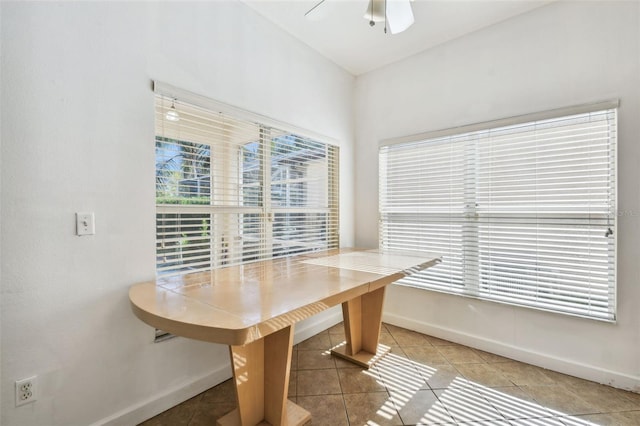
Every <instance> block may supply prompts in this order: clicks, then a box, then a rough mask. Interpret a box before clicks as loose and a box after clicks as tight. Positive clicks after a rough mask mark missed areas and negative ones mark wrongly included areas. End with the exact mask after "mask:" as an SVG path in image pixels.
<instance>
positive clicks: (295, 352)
mask: <svg viewBox="0 0 640 426" xmlns="http://www.w3.org/2000/svg"><path fill="white" fill-rule="evenodd" d="M297 369H298V349H297V348H296V349H294V350H293V351H292V352H291V371H295V370H297Z"/></svg>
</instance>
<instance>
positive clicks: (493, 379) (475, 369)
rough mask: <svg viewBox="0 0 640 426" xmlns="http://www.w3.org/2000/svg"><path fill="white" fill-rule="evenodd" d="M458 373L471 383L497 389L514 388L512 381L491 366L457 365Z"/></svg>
mask: <svg viewBox="0 0 640 426" xmlns="http://www.w3.org/2000/svg"><path fill="white" fill-rule="evenodd" d="M455 367H456V368H457V369H458V371H459V372H460V373H461V374H462V375H463V376H464V377H466V378H467V379H468V380H469V381H471V382H473V383H475V384H477V385H479V386H486V387H491V388H495V387H497V386H513V383H511V380H509V379H507V378H506V377H504V376H503V375H502V373H500V370H498V369H497V368H496V367H495V366H493V365H491V364H456V365H455Z"/></svg>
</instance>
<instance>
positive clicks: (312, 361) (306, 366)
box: [298, 350, 336, 370]
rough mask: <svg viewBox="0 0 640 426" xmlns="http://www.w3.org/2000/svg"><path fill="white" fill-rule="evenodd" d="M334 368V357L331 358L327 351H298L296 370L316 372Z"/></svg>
mask: <svg viewBox="0 0 640 426" xmlns="http://www.w3.org/2000/svg"><path fill="white" fill-rule="evenodd" d="M335 367H336V363H335V361H334V357H333V356H331V353H330V352H329V351H321V350H313V351H304V350H299V351H298V370H317V369H322V368H335Z"/></svg>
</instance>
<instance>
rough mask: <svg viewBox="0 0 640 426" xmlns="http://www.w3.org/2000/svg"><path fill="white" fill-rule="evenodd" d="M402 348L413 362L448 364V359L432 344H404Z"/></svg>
mask: <svg viewBox="0 0 640 426" xmlns="http://www.w3.org/2000/svg"><path fill="white" fill-rule="evenodd" d="M402 350H403V351H404V353H405V354H406V355H407V357H408V358H409V359H411V360H413V361H415V362H418V363H421V364H425V365H433V364H440V365H441V364H448V363H449V361H447V359H446V358H445V357H444V356H443V355H442V353H440V352H439V351H438V349H436V348H435V347H433V346H404V347H402Z"/></svg>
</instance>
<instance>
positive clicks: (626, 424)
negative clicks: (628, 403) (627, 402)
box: [560, 411, 640, 426]
mask: <svg viewBox="0 0 640 426" xmlns="http://www.w3.org/2000/svg"><path fill="white" fill-rule="evenodd" d="M560 420H561V421H562V423H563V424H564V425H566V426H596V425H597V426H638V425H640V411H625V412H621V413H605V414H588V415H584V416H570V417H560Z"/></svg>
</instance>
